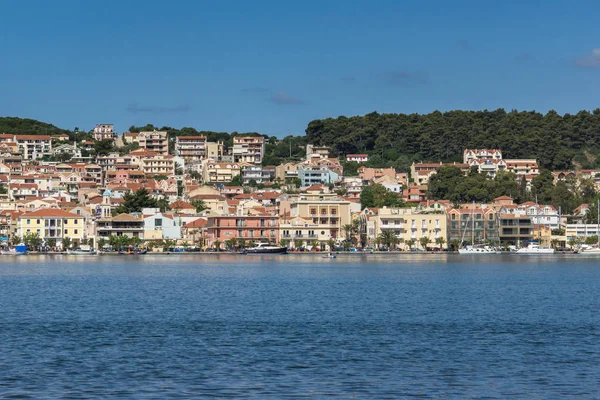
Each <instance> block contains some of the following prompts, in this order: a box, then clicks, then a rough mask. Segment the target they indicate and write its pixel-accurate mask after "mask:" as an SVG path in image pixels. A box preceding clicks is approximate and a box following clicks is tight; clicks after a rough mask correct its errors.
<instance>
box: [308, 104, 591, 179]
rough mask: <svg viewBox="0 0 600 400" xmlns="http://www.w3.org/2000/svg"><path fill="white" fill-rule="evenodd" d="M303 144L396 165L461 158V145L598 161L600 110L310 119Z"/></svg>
mask: <svg viewBox="0 0 600 400" xmlns="http://www.w3.org/2000/svg"><path fill="white" fill-rule="evenodd" d="M306 140H307V142H309V143H315V144H321V145H330V146H332V147H333V149H334V151H335V152H336V153H338V154H348V153H368V154H369V155H370V157H369V158H370V159H369V163H370V164H388V165H393V166H395V167H397V168H400V169H402V170H406V168H407V166H408V165H410V164H411V163H412V162H413V161H420V160H423V161H425V160H427V161H444V162H446V161H461V160H462V154H463V150H464V149H465V148H498V149H501V150H502V153H503V157H504V158H536V159H537V160H538V161H539V162H540V165H541V166H542V167H545V168H550V169H555V170H558V169H570V168H573V162H575V164H576V165H579V166H581V167H584V168H593V167H597V166H600V158H598V157H597V154H599V153H600V109H596V110H594V111H593V112H591V113H590V112H588V111H580V112H579V113H577V114H573V115H572V114H565V115H563V116H561V115H559V114H558V113H556V112H554V111H550V112H548V113H547V114H545V115H544V114H540V113H538V112H528V111H511V112H506V111H505V110H503V109H498V110H495V111H449V112H445V113H441V112H438V111H436V112H433V113H431V114H423V115H420V114H410V115H407V114H378V113H376V112H373V113H370V114H367V115H365V116H357V117H350V118H347V117H338V118H327V119H323V120H314V121H311V122H310V123H309V124H308V128H307V129H306Z"/></svg>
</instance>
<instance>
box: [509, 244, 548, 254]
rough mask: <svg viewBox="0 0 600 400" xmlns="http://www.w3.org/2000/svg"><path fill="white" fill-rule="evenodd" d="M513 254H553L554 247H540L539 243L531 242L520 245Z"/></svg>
mask: <svg viewBox="0 0 600 400" xmlns="http://www.w3.org/2000/svg"><path fill="white" fill-rule="evenodd" d="M515 254H554V249H553V248H550V247H542V246H540V245H539V244H535V243H531V244H529V245H528V246H527V247H522V248H520V249H519V250H517V251H516V252H515Z"/></svg>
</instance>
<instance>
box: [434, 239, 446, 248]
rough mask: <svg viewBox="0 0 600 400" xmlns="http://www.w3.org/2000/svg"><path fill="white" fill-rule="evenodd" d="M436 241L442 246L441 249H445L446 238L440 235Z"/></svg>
mask: <svg viewBox="0 0 600 400" xmlns="http://www.w3.org/2000/svg"><path fill="white" fill-rule="evenodd" d="M435 242H436V243H437V244H438V246H440V249H442V250H444V243H446V239H444V238H443V237H442V236H440V237H438V238H435Z"/></svg>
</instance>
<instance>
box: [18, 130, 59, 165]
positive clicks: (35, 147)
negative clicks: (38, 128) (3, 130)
mask: <svg viewBox="0 0 600 400" xmlns="http://www.w3.org/2000/svg"><path fill="white" fill-rule="evenodd" d="M14 141H15V142H16V143H17V146H18V148H19V151H20V152H21V155H22V156H23V159H24V160H37V159H40V158H42V157H44V156H51V155H52V138H51V137H50V136H49V135H14Z"/></svg>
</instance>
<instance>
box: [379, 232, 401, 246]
mask: <svg viewBox="0 0 600 400" xmlns="http://www.w3.org/2000/svg"><path fill="white" fill-rule="evenodd" d="M378 238H379V242H380V243H382V244H383V245H385V246H386V247H387V248H389V249H392V248H394V247H395V246H396V244H398V237H397V236H396V234H395V233H394V231H392V230H390V229H385V230H382V231H381V233H380V234H379V236H378Z"/></svg>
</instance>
